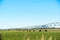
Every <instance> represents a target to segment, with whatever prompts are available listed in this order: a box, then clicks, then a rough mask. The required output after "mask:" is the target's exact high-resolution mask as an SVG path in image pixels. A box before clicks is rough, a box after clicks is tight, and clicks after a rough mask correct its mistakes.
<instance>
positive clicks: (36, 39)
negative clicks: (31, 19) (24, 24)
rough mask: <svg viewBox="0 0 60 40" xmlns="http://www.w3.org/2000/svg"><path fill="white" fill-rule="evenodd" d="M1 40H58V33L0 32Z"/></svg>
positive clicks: (59, 36) (59, 37) (59, 34)
mask: <svg viewBox="0 0 60 40" xmlns="http://www.w3.org/2000/svg"><path fill="white" fill-rule="evenodd" d="M0 32H1V34H2V40H43V39H42V35H43V36H44V40H49V38H50V37H52V39H51V40H55V39H56V40H60V32H23V31H22V32H20V31H0Z"/></svg>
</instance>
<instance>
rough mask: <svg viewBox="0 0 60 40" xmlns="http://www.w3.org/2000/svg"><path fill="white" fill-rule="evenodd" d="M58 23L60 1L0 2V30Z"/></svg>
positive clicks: (59, 20)
mask: <svg viewBox="0 0 60 40" xmlns="http://www.w3.org/2000/svg"><path fill="white" fill-rule="evenodd" d="M51 22H60V0H1V1H0V28H18V27H20V28H21V27H25V26H33V25H41V24H47V23H51Z"/></svg>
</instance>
